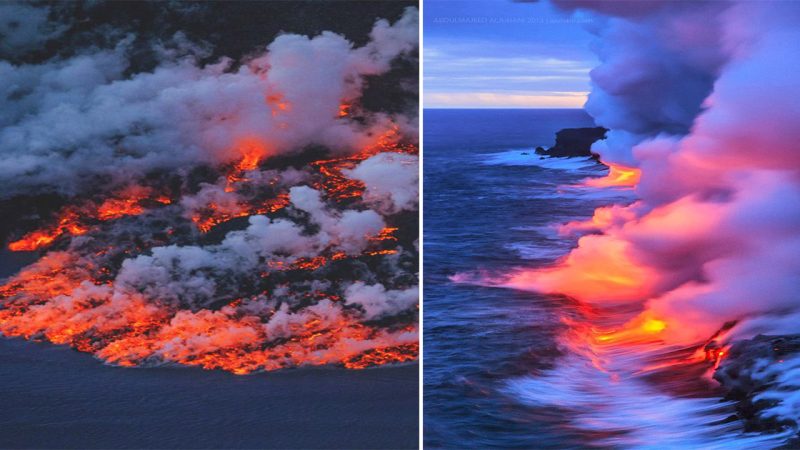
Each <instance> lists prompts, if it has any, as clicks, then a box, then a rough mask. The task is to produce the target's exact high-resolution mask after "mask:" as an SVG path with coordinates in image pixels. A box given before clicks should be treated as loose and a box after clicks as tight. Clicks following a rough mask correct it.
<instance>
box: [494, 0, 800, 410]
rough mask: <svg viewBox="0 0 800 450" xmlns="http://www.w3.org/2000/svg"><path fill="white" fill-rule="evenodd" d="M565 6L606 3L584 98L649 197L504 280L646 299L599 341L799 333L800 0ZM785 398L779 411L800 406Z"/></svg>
mask: <svg viewBox="0 0 800 450" xmlns="http://www.w3.org/2000/svg"><path fill="white" fill-rule="evenodd" d="M563 6H564V7H566V8H585V9H589V10H592V11H594V13H595V14H596V15H597V16H598V21H599V22H598V23H599V25H598V26H597V29H596V30H595V32H596V34H597V36H598V42H597V50H598V53H599V56H600V59H601V61H602V63H601V65H600V67H598V68H596V69H595V70H593V71H592V74H591V75H592V81H593V84H594V89H593V92H592V94H591V96H590V98H589V101H588V103H587V105H586V109H587V111H588V112H589V113H590V114H592V115H593V116H594V117H595V119H596V121H597V123H598V125H602V126H605V127H608V128H610V129H611V131H610V133H609V137H608V139H607V140H606V141H605V142H600V143H598V144H597V145H596V146H595V147H594V150H596V151H598V152H599V153H600V155H601V159H602V160H603V161H606V162H609V163H614V164H621V165H623V166H627V167H629V169H628V170H631V171H635V172H636V173H637V174H639V177H640V178H639V183H638V185H636V187H635V192H636V194H637V195H638V197H639V200H638V201H636V202H635V203H633V204H630V205H628V206H614V207H606V208H601V209H599V210H597V212H596V213H595V217H594V218H593V219H592V220H591V221H588V222H586V223H581V224H570V225H568V226H566V227H563V228H562V231H565V232H576V233H579V234H580V233H583V234H584V236H582V237H580V239H579V240H578V243H577V247H576V248H575V249H573V251H572V252H571V253H570V254H569V255H567V256H566V257H564V258H563V259H562V260H560V261H559V262H558V263H557V264H556V265H555V266H553V267H550V268H546V269H535V270H521V271H518V272H516V273H514V274H512V275H511V276H510V278H509V279H508V280H507V281H506V282H505V283H506V284H508V285H511V286H514V287H518V288H523V289H530V290H535V291H540V292H548V293H563V294H567V295H570V296H573V297H575V298H577V299H578V300H580V301H581V302H584V303H588V304H591V305H592V307H599V308H601V310H602V308H610V307H612V306H614V307H619V305H620V304H625V305H626V308H629V309H633V310H635V311H638V313H636V315H635V317H633V318H632V319H630V320H629V321H628V322H627V323H626V324H625V325H624V326H623V327H622V328H621V329H618V330H617V331H616V332H615V333H613V334H606V335H604V336H602V339H600V341H612V340H614V339H616V338H620V339H624V340H632V339H634V340H639V341H641V340H642V339H647V340H657V341H659V342H661V344H660V345H667V346H670V345H674V346H681V347H683V348H691V347H692V346H694V345H699V346H700V350H699V352H698V353H699V354H702V353H703V351H702V349H703V348H704V346H705V348H706V350H708V349H709V348H715V349H720V350H715V351H714V353H715V356H716V358H717V364H719V358H720V357H721V356H722V355H724V354H725V353H724V350H722V349H724V348H726V347H727V346H728V345H729V344H730V343H732V342H734V341H737V340H741V339H747V338H751V337H753V336H755V335H758V334H772V335H774V334H792V333H797V332H798V325H797V324H798V323H800V297H799V296H798V295H799V294H798V286H800V171H798V170H799V169H800V151H799V149H798V144H797V143H798V142H800V128H798V126H797V123H798V120H800V106H798V102H797V98H798V97H800V84H798V83H797V81H796V77H795V74H796V73H797V72H798V70H800V46H798V45H797V44H798V43H800V30H799V29H798V24H800V5H798V4H796V3H793V2H699V3H698V2H564V4H563ZM613 167H614V166H612V168H613ZM612 173H613V171H612ZM594 184H595V185H597V183H594ZM599 184H600V185H602V183H599ZM586 233H590V234H586ZM708 344H711V346H710V347H709V346H708ZM790 366H796V363H792V364H788V363H787V365H786V366H785V367H786V368H787V370H789V368H790ZM775 370H778V369H776V368H772V369H770V370H766V369H764V370H762V373H768V372H769V373H772V375H771V376H772V378H775V374H774V372H775ZM794 388H796V386H794ZM762 397H763V398H770V399H773V400H774V399H778V401H780V399H781V398H783V397H784V396H783V395H780V394H778V393H775V392H774V393H772V394H764V395H762ZM795 397H796V396H795ZM785 401H786V402H788V403H786V404H784V405H783V406H776V407H774V408H772V410H771V413H773V414H777V415H781V414H783V415H784V416H785V417H786V416H788V417H790V418H792V419H794V420H797V418H798V417H799V416H800V413H799V412H798V411H800V410H798V408H797V405H796V401H794V404H792V401H793V400H792V397H786V400H785Z"/></svg>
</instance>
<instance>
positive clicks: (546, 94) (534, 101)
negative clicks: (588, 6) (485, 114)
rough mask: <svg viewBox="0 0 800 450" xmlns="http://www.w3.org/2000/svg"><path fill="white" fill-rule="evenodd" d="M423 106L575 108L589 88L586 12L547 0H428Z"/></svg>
mask: <svg viewBox="0 0 800 450" xmlns="http://www.w3.org/2000/svg"><path fill="white" fill-rule="evenodd" d="M424 11H425V17H424V18H423V26H424V28H423V33H424V39H425V41H424V58H425V60H424V62H425V66H424V74H423V80H424V83H425V98H424V105H425V107H426V108H556V107H560V108H579V107H581V106H583V103H584V102H585V100H586V94H587V93H588V91H589V70H591V68H592V67H594V66H596V65H597V60H596V57H595V56H594V54H593V53H592V52H591V51H590V43H591V41H592V36H591V35H590V34H589V33H588V32H587V31H586V30H585V27H586V25H587V22H588V21H589V20H591V19H590V18H589V17H587V16H581V15H575V16H572V15H570V14H567V13H564V12H562V11H559V10H558V9H556V8H554V7H553V6H552V5H550V4H549V3H542V2H534V3H531V2H524V3H514V2H512V1H510V0H426V1H425V9H424Z"/></svg>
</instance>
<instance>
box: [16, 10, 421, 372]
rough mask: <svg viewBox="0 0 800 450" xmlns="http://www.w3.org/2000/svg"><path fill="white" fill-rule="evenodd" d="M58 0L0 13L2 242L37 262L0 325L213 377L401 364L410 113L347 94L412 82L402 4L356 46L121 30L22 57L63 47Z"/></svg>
mask: <svg viewBox="0 0 800 450" xmlns="http://www.w3.org/2000/svg"><path fill="white" fill-rule="evenodd" d="M101 6H102V5H101ZM111 6H113V5H111ZM206 6H208V5H206ZM206 6H203V5H198V8H200V9H202V8H204V7H206ZM212 6H213V7H217V6H215V5H212ZM212 6H208V7H212ZM69 7H70V6H69V5H66V6H62V5H54V6H51V7H34V6H31V5H26V4H4V5H2V6H0V8H2V9H0V12H2V20H0V22H2V23H0V26H2V27H3V28H0V31H1V32H2V33H4V34H5V33H7V32H10V31H13V30H20V33H17V34H15V37H14V39H9V40H5V39H4V40H3V42H4V43H3V45H4V47H3V48H2V51H3V53H2V54H3V55H5V56H6V57H7V59H5V60H0V86H2V87H0V90H2V93H1V94H0V111H1V112H2V115H0V182H1V183H3V184H4V185H5V186H6V187H5V188H4V189H3V192H2V193H1V194H0V201H2V202H3V205H4V207H5V209H13V208H14V206H18V207H19V211H20V212H19V213H16V214H15V215H14V216H12V217H10V218H9V221H8V223H6V224H5V227H6V229H7V230H8V233H9V243H8V247H9V249H10V250H11V251H38V252H40V255H41V258H40V259H39V260H38V261H37V262H35V263H33V264H32V265H30V266H28V267H26V268H24V269H22V270H21V271H20V272H19V273H18V274H16V275H14V276H12V277H10V278H9V279H8V280H6V282H5V284H4V285H2V286H0V333H2V334H4V335H6V336H22V337H25V338H30V339H44V340H49V341H52V342H55V343H60V344H69V345H71V346H73V347H75V348H77V349H79V350H82V351H87V352H91V353H94V354H95V355H96V356H98V357H99V358H101V359H103V360H106V361H108V362H110V363H114V364H119V365H126V366H129V365H141V364H145V365H147V364H163V363H181V364H188V365H198V366H202V367H205V368H221V369H225V370H229V371H232V372H235V373H248V372H252V371H257V370H273V369H278V368H282V367H289V366H297V365H304V364H330V363H334V364H343V365H344V366H346V367H351V368H362V367H367V366H370V365H375V364H384V363H388V362H396V361H406V360H412V359H414V358H416V353H417V340H418V338H417V325H416V317H417V310H416V305H417V303H418V293H417V292H418V288H417V284H418V283H417V264H418V263H417V259H418V258H417V255H418V252H417V248H416V235H417V219H416V217H417V196H418V188H417V175H416V174H417V170H418V169H417V167H418V164H417V156H416V153H417V147H416V142H417V137H416V136H417V131H416V116H415V114H416V111H415V110H413V109H409V108H405V109H404V108H396V107H385V108H383V109H381V108H375V107H374V105H373V107H366V106H364V105H363V104H362V99H363V96H364V95H365V92H366V90H367V89H368V88H369V86H370V84H371V83H373V82H376V81H380V80H384V81H383V82H384V83H387V82H393V83H395V84H398V85H409V86H411V85H414V84H415V83H416V80H415V78H411V79H402V77H401V76H399V75H398V69H397V68H398V66H402V65H403V64H414V65H415V64H416V51H417V37H418V28H417V23H418V17H417V10H416V9H414V8H408V9H406V10H405V12H404V13H403V14H402V16H400V17H399V18H397V19H396V20H394V21H393V23H392V22H391V21H389V20H384V19H381V20H378V21H377V22H375V24H374V26H373V28H372V31H371V32H370V33H369V36H367V37H366V38H365V39H364V43H363V44H362V45H357V44H354V43H353V42H351V41H349V40H348V39H347V38H345V37H344V36H342V35H339V34H335V33H333V32H329V31H322V30H320V31H319V32H318V34H316V35H314V36H302V35H297V34H285V33H284V34H280V35H279V36H277V37H276V38H275V39H274V40H273V41H272V42H271V43H269V45H265V46H264V47H262V50H260V51H257V52H255V53H252V54H248V55H245V56H243V57H241V58H239V59H232V58H228V57H225V56H222V57H213V58H212V57H211V55H212V54H213V51H212V50H213V45H212V44H210V43H208V42H195V41H192V40H191V39H189V38H188V37H187V36H186V35H185V34H183V33H181V32H178V33H176V34H175V35H174V36H170V37H169V38H168V39H143V37H142V36H139V35H137V34H136V32H135V30H134V31H130V32H125V33H122V34H121V35H120V33H117V34H115V35H114V36H116V37H118V39H113V41H114V42H113V44H112V45H108V46H102V47H98V46H94V45H87V46H79V47H76V48H71V49H70V51H69V52H60V53H56V54H53V55H49V56H48V57H46V58H41V57H38V56H37V55H34V54H33V53H31V52H35V49H36V48H37V46H40V45H43V44H44V43H47V42H50V41H53V40H55V41H53V42H59V38H60V36H61V35H62V34H64V36H68V37H69V38H70V39H73V41H75V40H78V41H79V40H80V35H76V34H75V33H76V32H75V31H74V27H76V26H77V25H75V24H74V23H71V22H70V21H63V20H61V16H62V15H63V14H61V15H60V14H58V12H59V8H61V9H63V8H67V9H68V8H69ZM88 7H90V8H91V7H92V6H91V5H90V6H88ZM147 7H153V5H149V6H147ZM155 7H160V5H158V4H156V5H155ZM164 7H165V8H168V9H169V8H172V6H169V5H165V6H164ZM184 9H185V8H179V10H178V11H173V10H169V11H168V12H169V13H170V14H178V13H179V14H194V13H195V11H192V10H184ZM190 9H191V8H190ZM6 13H9V14H10V13H13V14H14V17H15V18H14V19H13V20H11V19H8V17H11V16H10V15H7V14H6ZM9 30H10V31H9ZM65 33H66V34H65ZM76 36H77V37H76ZM26 52H27V53H26ZM143 53H144V54H146V55H150V56H149V57H156V59H157V60H156V62H155V63H151V64H149V66H152V67H148V68H147V69H145V70H140V69H141V67H140V66H142V64H141V62H134V60H135V59H136V58H140V59H141V55H142V54H143ZM153 55H154V56H153ZM145 66H147V64H145ZM399 72H402V70H400V71H399ZM413 77H416V72H414V75H413ZM387 80H388V81H387ZM378 94H379V93H378ZM373 95H374V94H373ZM406 95H407V97H415V96H416V93H415V92H414V90H413V89H410V90H408V91H407V94H406ZM373 103H375V102H374V101H373ZM384 103H385V104H388V103H389V102H384ZM413 103H415V102H413ZM398 110H402V111H403V112H398ZM406 110H407V111H406ZM31 199H33V200H31ZM31 204H33V206H31Z"/></svg>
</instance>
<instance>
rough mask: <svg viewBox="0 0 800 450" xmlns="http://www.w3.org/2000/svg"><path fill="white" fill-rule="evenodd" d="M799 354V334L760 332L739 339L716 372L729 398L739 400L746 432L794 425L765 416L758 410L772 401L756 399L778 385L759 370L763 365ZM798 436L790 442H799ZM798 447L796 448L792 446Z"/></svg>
mask: <svg viewBox="0 0 800 450" xmlns="http://www.w3.org/2000/svg"><path fill="white" fill-rule="evenodd" d="M799 353H800V334H794V335H783V336H765V335H758V336H756V337H754V338H753V339H749V340H745V341H739V342H736V343H735V344H734V345H733V346H732V347H731V348H730V349H729V351H728V356H727V357H726V358H725V359H724V360H723V361H722V363H721V364H720V366H719V368H718V369H717V370H716V372H714V379H715V380H717V381H719V383H720V384H721V385H722V387H723V388H725V389H726V390H727V392H728V393H727V395H726V399H728V400H733V401H736V402H738V404H737V406H736V410H737V413H738V414H737V415H738V416H739V418H740V419H742V420H743V421H744V423H745V430H746V431H773V432H777V431H782V430H785V429H786V428H791V427H795V426H796V424H794V423H791V421H788V420H778V419H776V418H769V419H765V418H763V417H760V415H759V413H760V412H761V411H763V410H765V409H767V408H769V407H771V406H774V404H775V401H773V400H765V399H760V400H755V396H756V395H757V394H759V393H761V392H763V391H765V390H767V389H771V388H774V387H775V380H774V379H773V378H774V377H765V376H764V375H763V373H759V372H760V371H759V368H760V367H763V364H765V363H766V364H770V365H771V364H779V363H780V362H781V361H783V360H785V359H787V358H788V357H791V356H793V355H797V354H799ZM797 442H800V441H798V437H797V436H795V438H794V439H792V440H790V442H789V443H787V444H792V443H797ZM792 448H797V447H792Z"/></svg>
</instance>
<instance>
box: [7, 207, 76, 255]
mask: <svg viewBox="0 0 800 450" xmlns="http://www.w3.org/2000/svg"><path fill="white" fill-rule="evenodd" d="M87 231H88V229H87V227H85V226H84V225H82V224H81V223H80V216H79V214H78V212H77V211H75V210H73V209H71V208H68V209H66V210H64V211H63V212H62V214H61V217H60V218H59V219H58V223H57V224H56V225H55V226H53V227H51V228H45V229H42V230H36V231H32V232H30V233H28V234H26V235H25V236H23V237H22V238H21V239H19V240H17V241H14V242H11V243H10V244H8V248H9V250H11V251H15V252H30V251H34V250H38V249H40V248H42V247H46V246H48V245H50V244H51V243H53V241H55V240H56V239H58V238H59V237H60V236H61V235H63V234H67V233H69V234H72V235H76V236H77V235H81V234H84V233H86V232H87Z"/></svg>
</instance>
